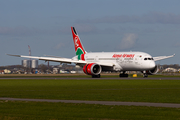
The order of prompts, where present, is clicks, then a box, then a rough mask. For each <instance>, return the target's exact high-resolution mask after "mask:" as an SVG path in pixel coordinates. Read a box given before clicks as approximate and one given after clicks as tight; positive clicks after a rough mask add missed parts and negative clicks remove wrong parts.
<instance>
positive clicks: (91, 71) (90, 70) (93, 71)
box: [83, 63, 101, 75]
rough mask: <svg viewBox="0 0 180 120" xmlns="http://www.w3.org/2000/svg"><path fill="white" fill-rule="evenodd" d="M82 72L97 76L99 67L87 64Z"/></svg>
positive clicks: (99, 71)
mask: <svg viewBox="0 0 180 120" xmlns="http://www.w3.org/2000/svg"><path fill="white" fill-rule="evenodd" d="M83 72H84V73H86V74H88V75H99V74H100V73H101V66H100V65H98V64H96V63H89V64H86V65H85V66H84V67H83Z"/></svg>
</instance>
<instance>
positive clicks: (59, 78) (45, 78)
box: [0, 77, 180, 80]
mask: <svg viewBox="0 0 180 120" xmlns="http://www.w3.org/2000/svg"><path fill="white" fill-rule="evenodd" d="M1 79H43V80H49V79H54V80H95V79H97V80H106V79H107V80H180V77H162V78H160V77H158V78H151V77H149V78H118V77H117V78H77V77H44V78H43V77H24V78H23V77H21V78H16V77H14V78H0V80H1Z"/></svg>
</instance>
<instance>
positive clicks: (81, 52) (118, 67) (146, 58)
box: [8, 27, 174, 78]
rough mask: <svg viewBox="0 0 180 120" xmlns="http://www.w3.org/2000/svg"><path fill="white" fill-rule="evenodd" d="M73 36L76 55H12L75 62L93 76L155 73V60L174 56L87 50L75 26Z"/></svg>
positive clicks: (156, 69) (72, 28)
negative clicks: (108, 73)
mask: <svg viewBox="0 0 180 120" xmlns="http://www.w3.org/2000/svg"><path fill="white" fill-rule="evenodd" d="M71 30H72V36H73V41H74V47H75V52H76V56H75V57H73V58H71V59H69V58H60V57H52V56H51V57H36V56H24V55H10V54H8V55H10V56H16V57H25V58H34V59H39V60H44V61H54V62H60V63H75V64H76V65H79V66H81V67H83V71H84V73H85V74H87V75H92V77H93V78H100V74H101V72H102V71H118V72H120V74H119V77H128V74H127V73H126V71H141V72H142V73H143V75H144V77H148V75H153V74H156V73H157V72H158V66H157V65H156V64H155V61H158V60H162V59H166V58H170V57H173V56H174V55H171V56H159V57H152V56H151V55H149V54H147V53H144V52H91V53H88V52H86V51H85V49H84V47H83V45H82V43H81V41H80V38H79V36H78V34H77V32H76V30H75V28H74V27H71Z"/></svg>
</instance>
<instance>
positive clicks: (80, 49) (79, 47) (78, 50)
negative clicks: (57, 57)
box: [71, 27, 86, 55]
mask: <svg viewBox="0 0 180 120" xmlns="http://www.w3.org/2000/svg"><path fill="white" fill-rule="evenodd" d="M71 30H72V35H73V41H74V47H75V52H76V55H81V54H85V53H86V52H85V50H84V48H83V46H82V44H81V42H80V38H79V36H78V35H77V33H76V31H75V29H74V28H73V27H71Z"/></svg>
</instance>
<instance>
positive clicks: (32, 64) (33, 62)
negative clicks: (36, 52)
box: [22, 59, 38, 68]
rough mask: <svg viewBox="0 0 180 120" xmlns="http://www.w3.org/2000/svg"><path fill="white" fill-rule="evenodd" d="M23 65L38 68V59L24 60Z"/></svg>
mask: <svg viewBox="0 0 180 120" xmlns="http://www.w3.org/2000/svg"><path fill="white" fill-rule="evenodd" d="M22 66H23V67H26V68H38V60H26V59H25V60H22Z"/></svg>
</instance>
